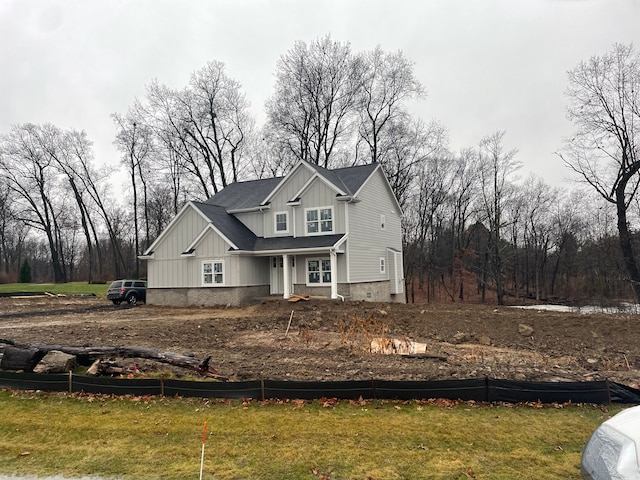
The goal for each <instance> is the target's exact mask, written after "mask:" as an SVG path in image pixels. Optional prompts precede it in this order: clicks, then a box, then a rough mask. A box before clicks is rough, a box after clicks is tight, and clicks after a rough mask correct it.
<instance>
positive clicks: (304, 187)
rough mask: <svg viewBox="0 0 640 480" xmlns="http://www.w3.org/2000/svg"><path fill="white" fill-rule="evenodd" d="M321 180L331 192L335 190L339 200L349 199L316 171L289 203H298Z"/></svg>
mask: <svg viewBox="0 0 640 480" xmlns="http://www.w3.org/2000/svg"><path fill="white" fill-rule="evenodd" d="M317 179H320V181H321V182H323V183H324V184H325V185H326V186H327V187H329V188H330V189H331V190H333V191H334V192H336V193H337V194H338V195H339V197H338V198H343V197H347V194H346V193H345V192H344V191H342V190H340V189H339V188H338V187H336V186H335V185H334V184H333V183H331V182H330V181H329V180H327V178H326V177H325V176H324V175H322V174H320V173H319V172H317V171H315V172H314V174H313V175H311V177H310V178H309V180H307V181H306V182H304V185H302V187H300V190H298V191H297V192H296V193H294V194H293V197H292V198H291V200H289V202H293V201H296V200H297V199H298V198H301V197H302V195H304V192H305V191H306V190H307V189H308V188H309V187H311V185H313V183H314V182H315V181H316V180H317Z"/></svg>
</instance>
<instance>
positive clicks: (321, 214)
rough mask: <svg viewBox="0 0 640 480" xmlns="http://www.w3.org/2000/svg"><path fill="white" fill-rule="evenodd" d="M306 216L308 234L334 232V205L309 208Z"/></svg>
mask: <svg viewBox="0 0 640 480" xmlns="http://www.w3.org/2000/svg"><path fill="white" fill-rule="evenodd" d="M305 217H306V228H307V230H306V231H307V234H308V235H316V234H322V233H333V207H321V208H307V209H306V210H305Z"/></svg>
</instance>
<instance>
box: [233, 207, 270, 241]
mask: <svg viewBox="0 0 640 480" xmlns="http://www.w3.org/2000/svg"><path fill="white" fill-rule="evenodd" d="M264 215H265V214H264V213H262V212H250V213H236V214H235V217H236V218H237V219H238V220H240V221H241V222H242V223H244V224H245V225H246V226H247V228H248V229H249V230H251V231H252V232H253V233H255V234H256V236H257V237H263V236H264V230H265V229H264V224H265V219H264ZM266 215H268V213H266Z"/></svg>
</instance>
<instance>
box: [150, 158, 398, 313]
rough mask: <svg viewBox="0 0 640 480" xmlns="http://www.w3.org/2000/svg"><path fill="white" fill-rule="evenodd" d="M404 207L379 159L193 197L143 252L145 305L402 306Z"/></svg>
mask: <svg viewBox="0 0 640 480" xmlns="http://www.w3.org/2000/svg"><path fill="white" fill-rule="evenodd" d="M401 215H402V212H401V209H400V206H399V205H398V202H397V200H396V198H395V196H394V194H393V191H392V190H391V187H390V185H389V182H388V181H387V179H386V177H385V175H384V173H383V171H382V169H381V167H380V165H379V164H370V165H362V166H356V167H349V168H341V169H336V170H327V169H324V168H321V167H318V166H316V165H312V164H310V163H308V162H305V161H300V162H299V163H298V164H297V165H296V166H295V167H294V168H293V169H292V170H291V171H290V172H289V173H288V174H287V175H286V176H284V177H279V178H270V179H263V180H253V181H247V182H238V183H233V184H231V185H228V186H227V187H225V188H224V189H223V190H221V191H220V192H218V193H217V194H216V195H214V196H213V197H211V198H210V199H209V200H207V201H206V202H204V203H200V202H189V203H188V204H186V205H185V206H184V208H183V209H182V210H181V211H180V212H179V213H178V214H177V215H176V217H175V218H174V219H173V220H172V221H171V223H170V224H169V225H168V226H167V228H166V229H165V230H164V231H163V232H162V233H161V234H160V235H159V236H158V238H157V239H156V240H155V241H154V242H153V244H152V245H151V246H150V247H149V248H148V249H147V251H146V252H145V254H144V255H143V256H142V257H141V258H143V259H146V260H147V261H148V290H147V301H148V303H151V304H161V305H225V304H239V303H243V302H248V301H251V300H253V299H255V298H258V297H265V296H269V295H282V296H283V297H284V298H290V296H291V295H292V294H297V295H300V294H309V295H318V296H326V297H327V298H333V299H345V298H347V299H351V300H372V301H385V302H387V301H392V302H404V301H405V295H404V279H403V266H402V232H401V225H400V222H401Z"/></svg>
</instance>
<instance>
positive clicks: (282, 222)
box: [274, 212, 289, 233]
mask: <svg viewBox="0 0 640 480" xmlns="http://www.w3.org/2000/svg"><path fill="white" fill-rule="evenodd" d="M274 217H275V222H274V223H275V225H276V233H289V212H276V213H275V214H274Z"/></svg>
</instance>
